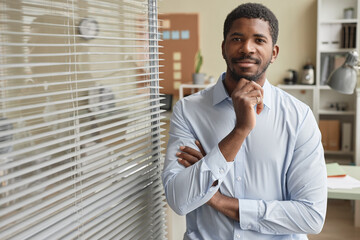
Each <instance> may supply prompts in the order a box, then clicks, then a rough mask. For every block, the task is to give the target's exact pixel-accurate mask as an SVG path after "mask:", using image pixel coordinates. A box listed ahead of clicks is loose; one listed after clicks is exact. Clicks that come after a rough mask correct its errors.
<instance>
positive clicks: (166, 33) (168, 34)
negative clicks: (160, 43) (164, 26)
mask: <svg viewBox="0 0 360 240" xmlns="http://www.w3.org/2000/svg"><path fill="white" fill-rule="evenodd" d="M162 37H163V39H164V40H168V39H170V31H163V36H162Z"/></svg>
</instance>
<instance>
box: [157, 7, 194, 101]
mask: <svg viewBox="0 0 360 240" xmlns="http://www.w3.org/2000/svg"><path fill="white" fill-rule="evenodd" d="M159 19H160V22H161V29H160V32H162V34H163V35H162V39H163V41H162V42H160V45H161V46H163V48H162V49H160V52H162V53H163V55H161V58H162V59H164V61H162V62H161V65H164V67H162V68H161V69H160V71H161V72H163V73H162V74H160V78H162V79H164V80H163V81H160V86H162V87H163V88H164V89H162V90H161V92H162V93H165V94H173V95H174V96H176V97H177V96H178V95H179V85H180V84H181V83H190V82H192V74H193V73H194V70H195V67H194V65H195V55H196V53H197V51H198V50H199V26H198V14H196V13H194V14H189V13H174V14H161V15H159Z"/></svg>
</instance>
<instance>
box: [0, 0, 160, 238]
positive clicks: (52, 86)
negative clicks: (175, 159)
mask: <svg viewBox="0 0 360 240" xmlns="http://www.w3.org/2000/svg"><path fill="white" fill-rule="evenodd" d="M158 43H159V33H158V20H157V1H156V0H101V1H100V0H72V1H71V0H68V1H63V0H46V1H44V0H4V1H1V2H0V104H1V107H0V183H1V188H0V239H59V238H63V239H74V238H82V239H111V238H115V239H163V238H165V234H166V232H165V220H164V219H165V216H164V214H165V213H164V206H165V203H164V199H163V192H162V191H163V190H162V185H161V179H160V171H161V164H162V162H161V161H162V156H161V153H160V151H161V144H162V142H161V137H162V135H161V131H162V129H161V125H162V124H163V123H162V122H161V121H160V120H161V119H162V116H161V114H160V113H161V112H162V110H160V105H161V104H160V99H161V97H160V94H159V88H160V87H159V84H158V83H159V81H160V80H161V79H159V67H160V65H159V61H160V60H161V59H160V56H161V55H160V53H159V48H160V47H159V45H158Z"/></svg>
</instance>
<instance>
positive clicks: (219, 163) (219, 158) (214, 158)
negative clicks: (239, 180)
mask: <svg viewBox="0 0 360 240" xmlns="http://www.w3.org/2000/svg"><path fill="white" fill-rule="evenodd" d="M204 160H205V161H204V163H205V165H206V166H207V168H208V169H209V170H210V172H211V173H212V176H213V178H214V179H213V180H214V181H216V180H219V182H222V179H224V177H225V176H226V174H227V173H228V172H229V170H230V169H231V168H232V166H233V164H234V162H227V161H226V159H225V158H224V156H223V155H222V153H221V151H220V149H219V146H218V145H216V147H214V148H213V149H212V150H211V151H210V153H208V154H207V155H206V156H205V159H204Z"/></svg>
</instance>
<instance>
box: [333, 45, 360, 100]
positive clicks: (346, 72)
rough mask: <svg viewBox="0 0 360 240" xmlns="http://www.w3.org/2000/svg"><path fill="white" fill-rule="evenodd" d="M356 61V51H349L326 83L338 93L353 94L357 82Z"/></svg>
mask: <svg viewBox="0 0 360 240" xmlns="http://www.w3.org/2000/svg"><path fill="white" fill-rule="evenodd" d="M357 61H358V54H357V52H355V51H353V52H349V53H348V55H347V57H346V60H345V63H344V64H343V65H342V66H341V67H339V68H338V69H336V70H335V71H333V72H332V73H331V74H330V76H329V79H328V81H327V85H329V86H330V87H331V88H332V89H334V90H335V91H338V92H340V93H343V94H353V93H354V89H355V86H356V82H357V70H356V69H355V66H356V65H357Z"/></svg>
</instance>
